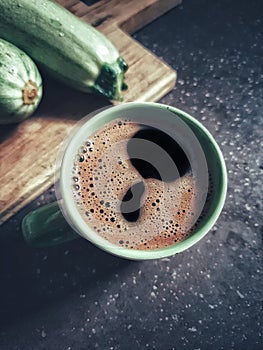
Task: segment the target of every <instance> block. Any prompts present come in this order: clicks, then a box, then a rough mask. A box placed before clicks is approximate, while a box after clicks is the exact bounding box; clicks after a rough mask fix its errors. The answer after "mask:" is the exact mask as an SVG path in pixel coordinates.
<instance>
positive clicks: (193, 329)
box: [188, 326, 197, 332]
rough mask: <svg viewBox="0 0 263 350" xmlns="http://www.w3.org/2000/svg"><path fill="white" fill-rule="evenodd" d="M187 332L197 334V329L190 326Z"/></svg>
mask: <svg viewBox="0 0 263 350" xmlns="http://www.w3.org/2000/svg"><path fill="white" fill-rule="evenodd" d="M188 331H189V332H197V328H196V327H195V326H192V327H191V328H188Z"/></svg>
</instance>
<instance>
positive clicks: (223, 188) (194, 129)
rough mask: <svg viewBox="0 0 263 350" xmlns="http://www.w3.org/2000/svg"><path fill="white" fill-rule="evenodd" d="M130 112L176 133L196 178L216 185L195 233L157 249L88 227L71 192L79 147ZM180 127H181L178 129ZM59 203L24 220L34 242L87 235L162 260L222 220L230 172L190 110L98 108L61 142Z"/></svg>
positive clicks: (104, 245)
mask: <svg viewBox="0 0 263 350" xmlns="http://www.w3.org/2000/svg"><path fill="white" fill-rule="evenodd" d="M123 115H124V116H125V117H127V118H128V119H129V118H131V119H133V118H134V116H139V118H140V123H141V124H147V125H151V126H153V127H154V126H156V125H157V126H158V127H160V125H161V126H162V128H164V129H165V130H166V132H167V133H168V134H169V133H170V136H173V135H171V133H176V134H177V135H176V140H177V142H179V144H181V145H183V147H184V149H185V152H186V154H187V157H189V159H192V161H193V164H194V163H195V165H194V167H196V172H197V177H198V178H199V179H200V181H201V182H202V183H204V187H205V186H206V182H207V186H208V185H209V183H212V184H213V188H212V192H211V194H210V200H209V205H208V206H207V203H206V197H207V187H206V193H203V194H202V196H201V197H200V200H203V203H202V206H201V209H202V208H203V206H205V205H206V210H205V212H204V213H203V212H202V214H201V211H200V212H198V213H197V214H198V216H199V218H196V219H197V220H198V224H197V225H195V226H194V227H195V228H194V229H192V232H191V234H190V235H188V236H187V237H186V238H185V239H183V240H182V241H180V242H177V243H174V244H170V245H169V246H167V247H163V248H158V249H150V250H149V249H145V250H144V249H134V248H133V249H131V248H126V247H120V246H119V245H117V244H112V243H110V242H109V241H108V240H106V239H105V238H103V237H102V236H100V235H99V234H98V233H96V232H95V231H94V229H93V228H92V227H90V226H89V224H88V223H87V221H85V220H84V219H83V216H82V215H81V214H80V212H79V209H78V206H77V204H76V201H75V200H74V198H73V192H72V168H73V165H74V161H75V159H76V155H77V154H78V150H79V149H80V147H81V146H82V145H83V142H84V141H85V140H87V139H88V138H89V136H91V135H92V134H93V133H94V132H95V131H97V130H98V129H101V128H102V127H103V126H105V125H106V124H108V123H110V122H111V121H113V120H115V119H116V118H119V117H120V116H123ZM175 130H176V131H175ZM57 165H58V166H57V168H58V174H59V176H58V186H57V189H56V194H57V202H54V203H51V204H48V205H46V206H43V207H41V208H39V209H37V210H35V211H33V212H30V213H29V214H27V216H26V217H25V218H24V220H23V222H22V230H23V234H24V237H25V239H26V241H27V242H28V243H29V244H31V245H33V246H48V245H53V244H58V243H62V242H65V241H69V240H71V239H75V238H77V237H80V236H82V237H84V238H85V239H87V240H89V241H90V242H92V243H93V244H95V245H96V246H97V247H99V248H101V249H103V250H105V251H107V252H109V253H111V254H114V255H117V256H120V257H123V258H127V259H135V260H146V259H157V258H164V257H167V256H171V255H173V254H176V253H180V252H182V251H184V250H185V249H188V248H190V247H191V246H193V245H194V244H195V243H197V242H198V241H199V240H200V239H201V238H203V237H204V236H205V235H206V234H207V233H208V232H209V230H210V229H211V228H212V226H213V225H214V224H215V222H216V220H217V219H218V217H219V215H220V212H221V210H222V208H223V205H224V201H225V197H226V192H227V172H226V167H225V162H224V158H223V156H222V153H221V151H220V149H219V147H218V145H217V143H216V141H215V140H214V138H213V136H212V135H211V134H210V133H209V132H208V130H207V129H206V128H205V127H204V126H203V125H202V124H201V123H200V122H198V121H197V120H196V119H194V118H193V117H191V116H190V115H189V114H187V113H185V112H183V111H181V110H179V109H177V108H174V107H170V106H167V105H163V104H158V103H150V102H143V103H137V102H131V103H123V104H120V105H118V106H115V107H111V106H110V107H107V108H104V109H101V110H98V111H96V112H94V113H92V114H91V115H88V116H87V117H85V118H84V119H83V120H82V121H81V123H79V124H78V125H77V127H76V128H75V129H74V131H73V132H72V133H71V134H70V136H69V137H68V138H67V140H66V141H65V143H64V144H63V146H62V151H61V152H60V155H59V157H58V162H57Z"/></svg>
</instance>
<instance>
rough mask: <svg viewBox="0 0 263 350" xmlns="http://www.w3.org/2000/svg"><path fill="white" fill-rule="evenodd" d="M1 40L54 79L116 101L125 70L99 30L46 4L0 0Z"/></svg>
mask: <svg viewBox="0 0 263 350" xmlns="http://www.w3.org/2000/svg"><path fill="white" fill-rule="evenodd" d="M0 36H2V37H3V38H4V39H6V40H8V41H10V42H12V43H13V44H15V45H16V46H18V47H20V48H21V49H22V50H24V51H25V52H26V53H28V55H30V56H31V57H32V58H33V59H34V60H35V61H36V62H38V63H39V64H41V66H42V67H43V68H44V69H46V70H47V71H48V72H50V73H51V74H52V75H53V76H54V78H57V79H59V80H62V81H63V82H65V83H66V84H68V85H70V86H72V87H74V88H76V89H78V90H81V91H85V92H91V91H93V92H99V93H101V94H103V95H104V96H106V97H107V98H109V99H116V100H121V98H122V93H121V92H122V90H125V89H126V88H127V85H126V84H125V83H124V73H125V71H126V70H127V68H128V66H127V64H126V62H125V61H124V60H123V59H122V57H120V54H119V52H118V50H117V49H116V47H115V46H114V45H113V44H112V43H111V42H110V41H109V40H108V39H107V38H106V37H105V36H104V35H103V34H102V33H100V32H99V31H98V30H96V29H95V28H93V27H92V26H90V25H88V24H87V23H86V22H84V21H83V20H81V19H79V18H77V17H76V16H75V15H73V14H72V13H70V12H69V11H67V10H66V9H64V8H63V7H62V6H60V5H58V4H57V3H56V2H54V1H51V0H17V1H15V0H0Z"/></svg>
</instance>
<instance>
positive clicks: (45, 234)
mask: <svg viewBox="0 0 263 350" xmlns="http://www.w3.org/2000/svg"><path fill="white" fill-rule="evenodd" d="M22 232H23V236H24V238H25V240H26V242H27V243H28V244H30V245H31V246H34V247H47V246H52V245H56V244H60V243H63V242H68V241H71V240H73V239H76V238H79V237H80V236H79V235H78V234H77V233H76V232H75V231H74V230H73V229H72V228H71V227H70V225H69V224H68V223H67V221H66V219H65V218H64V216H63V214H62V212H61V210H60V207H59V204H58V202H53V203H50V204H47V205H44V206H43V207H41V208H39V209H36V210H34V211H31V212H30V213H28V214H27V215H26V216H25V217H24V219H23V221H22Z"/></svg>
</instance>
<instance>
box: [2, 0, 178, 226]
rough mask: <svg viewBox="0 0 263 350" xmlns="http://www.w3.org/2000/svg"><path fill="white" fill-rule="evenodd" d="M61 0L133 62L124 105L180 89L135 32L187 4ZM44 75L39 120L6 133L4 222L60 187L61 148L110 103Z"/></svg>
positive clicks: (156, 0)
mask: <svg viewBox="0 0 263 350" xmlns="http://www.w3.org/2000/svg"><path fill="white" fill-rule="evenodd" d="M57 2H59V3H60V4H61V5H63V6H64V7H66V8H67V9H68V10H69V11H71V12H73V13H74V14H75V15H77V16H79V17H81V18H82V19H83V20H85V21H87V22H89V23H90V24H92V25H94V26H96V27H97V29H98V30H100V31H102V32H103V33H104V34H105V35H106V36H107V37H108V38H109V39H110V40H111V41H112V42H113V43H114V44H115V45H116V47H117V48H118V49H119V52H120V54H121V55H122V56H123V57H124V59H125V60H126V61H127V62H128V64H129V70H128V72H127V75H126V81H127V83H128V85H129V89H128V90H127V92H125V95H124V102H128V101H157V100H158V99H160V98H161V97H162V96H164V95H165V94H166V93H168V92H169V91H170V90H171V89H172V88H173V87H174V84H175V80H176V72H175V71H174V70H173V69H172V68H171V67H169V66H168V65H167V64H165V63H164V62H163V61H161V60H160V59H158V58H157V57H156V56H155V55H153V54H152V53H151V52H150V51H148V50H147V49H145V48H144V47H143V46H142V45H141V44H139V43H138V42H136V41H135V40H134V39H133V38H131V36H130V35H129V34H132V33H134V32H135V31H136V30H138V29H140V28H142V27H143V26H145V25H146V24H148V23H150V22H151V21H152V20H154V19H155V18H157V17H159V16H160V15H162V14H163V13H164V12H166V11H168V10H169V9H171V8H173V7H175V6H176V5H178V4H179V3H180V2H181V0H167V1H162V0H143V1H142V0H133V1H128V0H110V1H108V0H101V1H99V2H97V3H95V4H94V5H92V6H87V5H86V4H84V3H83V2H81V1H78V0H57ZM42 76H43V79H44V98H43V100H42V102H41V104H40V107H39V109H38V110H37V112H36V113H35V114H34V116H33V117H31V118H29V119H28V120H26V121H24V122H22V123H20V124H18V125H16V126H1V129H0V142H1V147H0V176H1V197H0V224H1V223H3V222H4V221H6V220H7V219H8V218H10V217H11V216H12V215H13V214H15V213H16V212H17V211H18V210H19V209H21V208H22V207H23V206H25V205H26V204H28V203H30V201H32V200H33V199H35V198H36V197H37V196H38V195H40V194H41V193H42V192H43V191H45V190H46V189H47V188H48V187H50V186H51V185H52V184H53V183H54V166H55V162H56V157H57V153H58V150H59V146H60V144H61V142H62V141H63V140H64V138H65V137H66V136H67V134H68V133H69V132H70V130H71V129H72V127H73V126H74V125H75V124H76V122H77V121H78V120H79V119H81V118H82V117H84V116H85V115H87V114H88V113H90V112H92V111H94V110H96V109H98V108H101V107H103V106H106V105H109V104H110V102H109V101H107V100H106V99H104V98H103V97H98V96H94V95H91V94H84V93H80V92H76V91H74V90H73V89H70V88H68V87H65V86H63V85H62V84H60V83H57V82H55V81H53V80H52V79H50V78H48V77H46V76H45V74H43V73H42Z"/></svg>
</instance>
